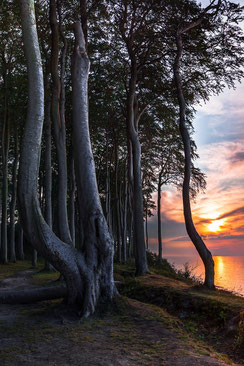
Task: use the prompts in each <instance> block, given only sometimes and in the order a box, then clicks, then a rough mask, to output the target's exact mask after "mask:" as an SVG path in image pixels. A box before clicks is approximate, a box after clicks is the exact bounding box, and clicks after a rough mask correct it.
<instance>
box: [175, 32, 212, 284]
mask: <svg viewBox="0 0 244 366" xmlns="http://www.w3.org/2000/svg"><path fill="white" fill-rule="evenodd" d="M176 42H177V55H176V58H175V62H174V79H175V84H176V88H177V96H178V101H179V106H180V121H179V128H180V134H181V137H182V141H183V144H184V155H185V169H184V182H183V192H182V195H183V207H184V217H185V224H186V230H187V233H188V235H189V237H190V239H191V241H192V242H193V244H194V245H195V247H196V249H197V251H198V253H199V255H200V257H201V259H202V261H203V263H204V267H205V281H204V284H205V285H206V286H207V287H208V288H214V261H213V258H212V255H211V253H210V251H209V250H208V249H207V247H206V245H205V244H204V242H203V240H202V238H201V237H200V235H199V234H198V232H197V230H196V228H195V226H194V223H193V219H192V214H191V203H190V179H191V144H190V136H189V132H188V129H187V126H186V118H185V117H186V104H185V98H184V94H183V88H182V81H181V75H180V61H181V57H182V52H183V43H182V30H179V31H178V32H177V37H176Z"/></svg>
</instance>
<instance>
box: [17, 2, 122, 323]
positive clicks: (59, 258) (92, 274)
mask: <svg viewBox="0 0 244 366" xmlns="http://www.w3.org/2000/svg"><path fill="white" fill-rule="evenodd" d="M20 5H21V19H22V30H23V38H24V47H25V54H26V58H27V69H28V80H29V90H28V92H29V98H28V114H27V121H26V126H25V132H24V137H23V143H22V151H21V158H20V169H19V186H18V198H19V206H20V211H21V218H22V221H21V222H22V224H23V228H24V231H25V235H26V236H27V238H28V240H30V241H31V243H32V245H33V246H34V247H35V248H36V249H37V250H38V252H39V253H40V254H41V255H42V256H43V257H44V258H45V259H47V260H48V261H49V262H50V263H51V264H52V265H53V266H54V267H55V268H56V269H57V270H58V271H60V272H61V273H62V274H63V276H64V278H65V281H66V285H67V301H68V303H69V304H77V303H78V304H80V307H81V314H82V315H83V316H88V315H89V314H91V313H93V312H94V311H95V308H96V307H97V305H98V302H99V301H100V300H102V301H106V302H107V301H111V300H112V298H113V296H114V293H115V287H114V281H113V243H112V241H111V238H110V235H109V233H108V230H107V226H106V221H105V219H104V217H103V214H102V209H101V205H100V201H99V195H98V191H97V187H96V176H95V167H94V161H93V157H92V152H91V144H90V138H89V129H88V105H87V78H88V69H89V61H88V58H87V55H86V52H85V48H84V41H82V40H83V37H82V30H81V26H80V24H76V27H75V29H76V39H77V41H76V45H75V51H74V56H73V103H74V108H73V112H74V147H75V164H76V172H77V173H76V177H77V189H78V193H79V200H80V211H81V218H82V223H83V224H84V227H85V228H86V231H85V238H84V245H83V252H81V251H78V250H76V249H75V248H74V247H73V246H72V245H69V244H67V243H64V242H62V241H61V240H60V239H59V238H58V237H57V236H56V235H55V234H54V233H53V232H52V230H51V229H50V227H49V226H48V225H47V223H46V222H45V220H44V219H43V216H42V214H41V210H40V205H39V202H38V199H37V184H36V181H37V176H38V170H39V160H40V145H41V134H42V126H43V114H44V97H43V94H44V93H43V91H44V90H43V75H42V67H41V55H40V50H39V44H38V38H37V31H36V21H35V14H34V1H33V0H29V1H28V2H27V1H26V0H20ZM54 292H55V290H54Z"/></svg>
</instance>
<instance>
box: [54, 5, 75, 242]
mask: <svg viewBox="0 0 244 366" xmlns="http://www.w3.org/2000/svg"><path fill="white" fill-rule="evenodd" d="M50 25H51V31H52V50H51V75H52V82H53V85H52V120H53V125H54V137H55V144H56V149H57V160H58V199H57V205H58V209H57V215H58V234H59V237H60V239H61V240H63V241H64V242H66V243H70V244H71V243H72V240H71V236H70V232H69V225H68V214H67V160H66V129H65V116H64V85H63V73H64V62H65V58H66V48H65V47H66V46H64V52H63V54H62V70H61V77H62V82H61V81H60V78H59V73H58V58H59V57H58V56H59V26H58V22H57V14H56V0H50Z"/></svg>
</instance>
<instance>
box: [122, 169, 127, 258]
mask: <svg viewBox="0 0 244 366" xmlns="http://www.w3.org/2000/svg"><path fill="white" fill-rule="evenodd" d="M127 213H128V184H127V176H126V164H125V174H124V210H123V225H122V226H123V234H122V243H123V248H122V249H123V251H122V254H123V255H122V262H123V263H126V262H127Z"/></svg>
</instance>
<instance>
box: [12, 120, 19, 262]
mask: <svg viewBox="0 0 244 366" xmlns="http://www.w3.org/2000/svg"><path fill="white" fill-rule="evenodd" d="M14 155H15V157H14V162H13V169H12V199H11V203H10V262H16V253H15V209H16V200H17V172H18V164H19V147H18V131H17V129H16V127H14Z"/></svg>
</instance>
